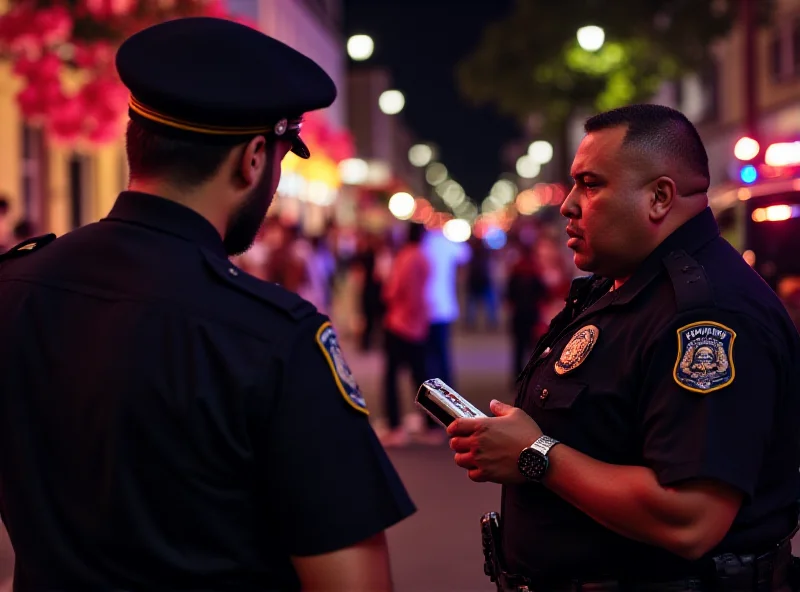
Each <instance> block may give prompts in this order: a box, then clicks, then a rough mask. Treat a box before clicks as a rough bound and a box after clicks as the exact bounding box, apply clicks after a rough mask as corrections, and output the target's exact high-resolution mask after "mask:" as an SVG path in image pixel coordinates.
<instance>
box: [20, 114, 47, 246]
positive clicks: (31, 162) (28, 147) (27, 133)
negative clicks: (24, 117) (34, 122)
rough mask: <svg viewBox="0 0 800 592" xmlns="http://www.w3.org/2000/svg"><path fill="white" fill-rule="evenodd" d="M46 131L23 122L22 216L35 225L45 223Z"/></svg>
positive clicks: (39, 225)
mask: <svg viewBox="0 0 800 592" xmlns="http://www.w3.org/2000/svg"><path fill="white" fill-rule="evenodd" d="M45 150H46V148H45V139H44V132H43V131H42V129H41V128H38V127H33V126H31V125H28V124H27V123H23V124H22V178H21V183H22V208H23V212H22V216H23V217H24V218H25V219H26V220H28V221H29V222H31V224H33V225H34V226H36V227H37V229H38V228H39V227H41V226H42V225H43V224H44V222H45V221H44V220H43V218H44V216H43V214H44V207H45V201H46V200H45V196H44V192H45V188H46V186H47V182H46V179H47V159H46V153H45ZM37 232H38V230H37Z"/></svg>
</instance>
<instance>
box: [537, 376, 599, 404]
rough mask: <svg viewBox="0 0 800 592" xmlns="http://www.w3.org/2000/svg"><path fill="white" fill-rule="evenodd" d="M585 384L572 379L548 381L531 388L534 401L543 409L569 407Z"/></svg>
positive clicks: (584, 387) (584, 388)
mask: <svg viewBox="0 0 800 592" xmlns="http://www.w3.org/2000/svg"><path fill="white" fill-rule="evenodd" d="M584 390H586V385H585V384H583V383H581V382H572V381H569V382H567V381H561V380H555V381H548V382H542V383H541V384H537V385H536V386H535V387H534V388H533V393H532V394H533V398H534V403H536V405H538V406H539V407H542V408H544V409H570V408H571V407H572V405H573V404H574V403H575V401H577V400H578V397H579V396H580V394H581V393H582V392H583V391H584Z"/></svg>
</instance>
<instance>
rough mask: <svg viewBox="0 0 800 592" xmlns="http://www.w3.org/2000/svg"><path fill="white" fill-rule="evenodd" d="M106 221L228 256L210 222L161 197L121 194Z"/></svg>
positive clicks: (132, 192) (186, 208)
mask: <svg viewBox="0 0 800 592" xmlns="http://www.w3.org/2000/svg"><path fill="white" fill-rule="evenodd" d="M105 220H115V221H121V222H128V223H132V224H138V225H140V226H145V227H147V228H152V229H153V230H157V231H159V232H164V233H167V234H171V235H173V236H177V237H179V238H181V239H183V240H186V241H188V242H190V243H194V244H196V245H198V246H200V247H203V248H206V249H209V250H210V251H213V252H214V253H216V254H218V255H221V256H222V257H226V258H227V257H228V254H227V253H226V251H225V246H224V244H223V241H222V237H221V236H220V235H219V232H217V229H216V228H214V226H213V225H212V224H211V222H209V221H208V220H207V219H206V218H204V217H203V216H202V215H200V214H199V213H197V212H195V211H194V210H192V209H191V208H188V207H186V206H184V205H181V204H179V203H177V202H174V201H172V200H169V199H165V198H163V197H158V196H156V195H150V194H149V193H140V192H138V191H123V192H122V193H120V194H119V197H117V201H116V202H115V203H114V207H113V208H111V212H110V213H109V214H108V216H107V217H106V218H105Z"/></svg>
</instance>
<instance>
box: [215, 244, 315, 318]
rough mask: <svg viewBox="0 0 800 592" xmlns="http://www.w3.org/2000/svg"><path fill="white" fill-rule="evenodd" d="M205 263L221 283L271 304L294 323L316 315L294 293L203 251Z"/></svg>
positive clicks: (305, 301)
mask: <svg viewBox="0 0 800 592" xmlns="http://www.w3.org/2000/svg"><path fill="white" fill-rule="evenodd" d="M203 255H205V259H206V263H208V266H209V267H210V268H211V269H212V270H213V271H214V272H215V273H216V275H217V276H219V278H220V279H222V281H224V282H225V283H226V284H228V285H230V286H231V287H232V288H234V289H236V290H239V291H241V292H245V293H246V294H249V295H251V296H253V297H255V298H258V299H259V300H262V301H264V302H266V303H268V304H271V305H272V306H274V307H275V308H278V309H280V310H282V311H283V312H285V313H286V314H288V315H289V316H290V317H291V318H292V319H294V320H295V321H300V320H302V319H305V318H307V317H310V316H312V315H314V314H316V312H317V309H316V307H315V306H314V305H313V304H311V303H310V302H308V301H307V300H304V299H303V298H301V297H300V296H298V295H297V294H295V293H294V292H289V290H286V289H285V288H282V287H281V286H279V285H277V284H272V283H270V282H265V281H263V280H260V279H258V278H257V277H255V276H252V275H250V274H249V273H247V272H245V271H243V270H241V269H239V268H238V267H236V266H235V265H234V264H233V263H231V262H230V261H228V260H227V259H225V258H223V257H219V256H218V255H215V254H213V253H209V252H208V251H206V250H203Z"/></svg>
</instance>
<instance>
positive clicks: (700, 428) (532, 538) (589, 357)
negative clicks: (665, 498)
mask: <svg viewBox="0 0 800 592" xmlns="http://www.w3.org/2000/svg"><path fill="white" fill-rule="evenodd" d="M611 287H612V282H611V281H610V280H603V279H601V278H597V277H591V278H580V279H578V280H576V281H575V282H574V283H573V289H572V290H571V293H570V298H569V300H568V302H567V307H566V308H565V310H564V311H563V312H562V313H561V314H560V315H559V316H558V317H557V318H556V319H554V321H553V324H552V325H551V332H550V333H549V334H548V335H547V336H545V338H544V339H543V341H542V343H540V345H539V347H538V350H537V352H536V353H535V354H534V358H532V360H531V364H530V366H529V368H528V369H527V375H526V377H525V378H524V380H523V383H522V386H521V389H520V394H519V395H518V398H517V401H516V404H517V406H519V407H521V408H522V409H524V410H525V411H526V412H527V413H528V414H529V415H530V416H531V417H533V419H534V420H536V422H537V423H538V424H539V426H540V427H541V429H542V430H543V432H544V433H545V434H546V435H548V436H551V437H553V438H556V439H557V440H560V441H561V442H563V443H564V444H566V445H568V446H570V447H572V448H575V449H577V450H579V451H581V452H583V453H585V454H587V455H589V456H591V457H593V458H595V459H598V460H600V461H603V462H606V463H611V464H616V465H637V466H645V467H649V468H651V469H652V470H653V471H654V472H655V474H656V477H657V479H658V481H659V482H660V484H661V485H662V486H665V487H668V486H674V485H677V484H680V483H681V482H684V481H686V480H689V479H711V480H715V481H719V482H722V483H725V484H727V485H729V486H732V487H734V488H735V489H737V490H739V491H740V492H742V493H743V494H744V496H745V498H744V502H743V506H742V508H741V511H740V512H739V514H738V516H737V517H736V519H735V521H734V523H733V526H732V528H731V530H730V532H729V533H728V535H727V536H726V537H725V538H724V540H723V541H722V543H721V544H720V545H719V547H718V548H717V549H716V550H714V551H713V552H712V554H711V555H712V556H713V555H716V554H718V553H719V552H732V553H762V552H766V551H768V550H770V549H771V548H772V545H774V544H776V543H777V542H779V541H780V540H781V539H782V538H784V537H786V536H787V535H788V534H789V533H791V532H792V530H793V528H794V526H795V524H796V521H797V512H796V506H795V501H796V500H797V499H798V497H800V484H799V483H798V466H799V465H800V449H799V444H798V435H797V418H798V417H799V416H800V340H799V339H798V334H797V331H796V329H795V328H794V326H793V325H792V322H791V320H790V319H789V317H788V315H787V314H786V312H785V310H784V308H783V306H782V304H781V303H780V301H779V300H778V298H777V297H776V295H775V294H774V293H773V292H772V291H771V290H770V289H769V288H768V286H767V285H766V284H765V283H764V282H763V281H762V280H761V278H760V277H759V276H758V275H757V274H756V273H755V272H754V271H753V270H752V269H751V268H750V267H749V266H748V265H747V263H746V262H745V261H744V260H743V259H742V257H741V255H740V254H739V253H737V252H736V251H735V250H734V249H733V248H732V247H731V246H730V245H729V244H728V243H727V242H726V241H725V240H724V239H722V238H720V236H719V230H718V228H717V224H716V222H715V220H714V217H713V215H712V213H711V211H710V210H709V209H706V210H705V211H704V212H703V213H701V214H699V215H698V216H696V217H695V218H693V219H691V220H690V221H688V222H687V223H686V224H684V225H683V226H682V227H681V228H679V229H678V230H677V231H676V232H675V233H673V234H672V235H671V236H670V237H668V238H667V239H666V241H665V242H664V243H662V244H661V245H660V246H659V247H658V248H657V249H656V250H655V251H654V252H653V253H652V254H651V255H650V256H649V257H648V258H647V260H646V261H645V262H644V263H643V264H642V266H641V267H640V269H639V270H638V271H637V272H636V273H635V275H634V276H633V277H631V278H630V279H629V280H628V281H627V282H626V283H624V284H623V285H622V286H621V287H620V288H619V289H618V290H612V289H611ZM503 520H504V523H503V544H504V547H505V552H506V554H507V561H508V563H509V565H508V568H509V571H510V572H512V573H519V574H521V575H527V576H529V577H537V576H538V577H545V578H546V577H550V576H552V577H556V578H557V577H586V578H602V577H612V578H613V577H622V576H632V577H641V578H643V579H645V580H648V581H653V580H654V579H669V578H673V577H680V576H685V575H697V570H698V569H699V567H700V564H699V563H694V564H693V563H691V562H689V561H684V560H682V559H680V558H678V557H677V556H675V555H673V554H671V553H668V552H666V551H664V550H661V549H658V548H655V547H652V546H648V545H644V544H640V543H637V542H635V541H632V540H630V539H626V538H624V537H622V536H620V535H617V534H615V533H613V532H612V531H610V530H608V529H606V528H605V527H603V526H601V525H600V524H598V523H597V522H595V521H593V520H592V519H591V518H589V517H588V516H587V515H585V514H583V513H582V512H580V511H579V510H578V509H576V508H575V507H573V506H571V505H569V504H568V503H567V502H566V501H564V500H562V499H560V498H559V497H557V496H556V495H555V494H553V493H552V492H550V491H549V490H548V489H546V488H544V487H542V486H539V485H536V484H524V485H518V486H508V487H505V488H504V492H503Z"/></svg>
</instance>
